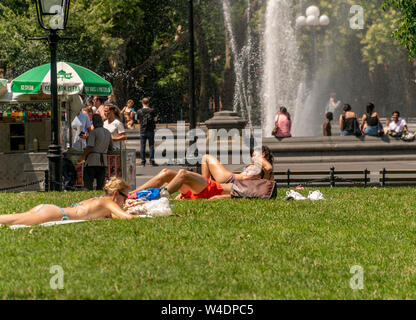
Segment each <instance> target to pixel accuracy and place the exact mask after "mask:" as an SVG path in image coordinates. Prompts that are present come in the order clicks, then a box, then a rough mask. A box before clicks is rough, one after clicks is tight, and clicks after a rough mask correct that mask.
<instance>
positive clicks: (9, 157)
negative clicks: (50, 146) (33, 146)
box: [0, 152, 48, 192]
mask: <svg viewBox="0 0 416 320" xmlns="http://www.w3.org/2000/svg"><path fill="white" fill-rule="evenodd" d="M47 169H48V158H47V153H46V152H45V153H1V154H0V192H22V191H44V190H45V183H44V180H45V170H47ZM15 187H18V188H15ZM4 189H7V190H4Z"/></svg>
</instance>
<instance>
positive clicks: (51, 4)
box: [36, 0, 70, 30]
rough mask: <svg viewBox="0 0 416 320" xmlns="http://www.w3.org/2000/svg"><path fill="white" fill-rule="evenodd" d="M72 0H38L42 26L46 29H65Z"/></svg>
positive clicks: (37, 8) (38, 12) (37, 7)
mask: <svg viewBox="0 0 416 320" xmlns="http://www.w3.org/2000/svg"><path fill="white" fill-rule="evenodd" d="M69 3H70V0H36V12H37V15H38V21H39V24H40V26H41V27H42V28H43V29H45V30H64V29H65V28H66V25H67V23H68V13H69Z"/></svg>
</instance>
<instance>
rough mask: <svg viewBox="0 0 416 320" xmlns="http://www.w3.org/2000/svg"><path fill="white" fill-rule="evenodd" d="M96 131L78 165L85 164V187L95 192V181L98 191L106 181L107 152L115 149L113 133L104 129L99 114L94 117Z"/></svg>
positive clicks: (89, 139)
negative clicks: (95, 181)
mask: <svg viewBox="0 0 416 320" xmlns="http://www.w3.org/2000/svg"><path fill="white" fill-rule="evenodd" d="M92 122H93V126H94V130H92V131H91V133H90V135H89V137H88V140H87V148H86V149H85V150H84V153H83V154H82V156H81V158H80V159H79V160H78V163H83V162H85V167H84V186H85V187H86V188H87V189H88V190H94V188H93V183H94V179H96V180H97V190H102V189H103V187H104V180H105V168H106V167H107V152H108V151H109V150H110V151H111V150H112V149H113V140H112V139H111V133H110V132H109V131H108V130H107V129H105V128H104V127H103V120H102V119H101V116H100V115H99V114H94V115H93V116H92Z"/></svg>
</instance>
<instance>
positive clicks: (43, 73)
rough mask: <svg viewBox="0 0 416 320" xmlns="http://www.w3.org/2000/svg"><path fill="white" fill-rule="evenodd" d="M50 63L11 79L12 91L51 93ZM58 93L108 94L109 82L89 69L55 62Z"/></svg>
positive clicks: (109, 92) (110, 89) (109, 90)
mask: <svg viewBox="0 0 416 320" xmlns="http://www.w3.org/2000/svg"><path fill="white" fill-rule="evenodd" d="M50 69H51V65H50V63H48V64H44V65H41V66H39V67H36V68H33V69H31V70H29V71H27V72H26V73H24V74H22V75H21V76H19V77H17V78H16V79H14V80H13V81H12V92H15V93H29V94H32V93H33V94H35V93H44V94H51V70H50ZM57 71H58V73H57V76H58V94H59V95H75V94H87V95H109V94H111V93H112V91H113V89H112V87H111V84H110V83H109V82H108V81H106V80H104V79H103V78H101V77H100V76H99V75H97V74H96V73H94V72H92V71H91V70H89V69H86V68H84V67H81V66H78V65H76V64H73V63H69V62H58V63H57Z"/></svg>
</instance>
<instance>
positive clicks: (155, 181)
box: [132, 169, 178, 192]
mask: <svg viewBox="0 0 416 320" xmlns="http://www.w3.org/2000/svg"><path fill="white" fill-rule="evenodd" d="M177 174H178V173H177V172H176V171H173V170H169V169H163V170H162V171H160V172H159V173H158V174H157V175H156V176H154V177H153V178H152V179H150V180H149V181H147V182H146V183H145V184H143V185H141V186H140V187H139V188H137V189H136V190H134V191H132V192H138V191H141V190H143V189H149V188H160V187H162V186H163V185H164V184H165V183H169V182H171V181H172V179H173V178H175V176H176V175H177Z"/></svg>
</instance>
